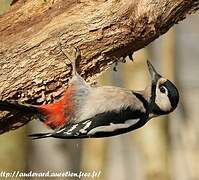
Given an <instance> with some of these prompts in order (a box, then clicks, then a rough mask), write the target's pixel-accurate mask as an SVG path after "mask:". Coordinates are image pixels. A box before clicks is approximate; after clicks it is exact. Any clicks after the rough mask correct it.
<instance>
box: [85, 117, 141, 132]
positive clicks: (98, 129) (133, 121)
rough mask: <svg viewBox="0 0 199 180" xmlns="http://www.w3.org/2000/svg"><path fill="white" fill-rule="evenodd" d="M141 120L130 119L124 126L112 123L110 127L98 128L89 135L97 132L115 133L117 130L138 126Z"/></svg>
mask: <svg viewBox="0 0 199 180" xmlns="http://www.w3.org/2000/svg"><path fill="white" fill-rule="evenodd" d="M139 120H140V119H130V120H127V121H125V123H124V124H114V123H110V125H109V126H98V127H96V128H93V129H91V130H90V131H89V132H88V135H93V134H95V133H97V132H113V131H115V130H117V129H126V128H129V127H130V126H132V125H134V124H136V123H137V122H138V121H139Z"/></svg>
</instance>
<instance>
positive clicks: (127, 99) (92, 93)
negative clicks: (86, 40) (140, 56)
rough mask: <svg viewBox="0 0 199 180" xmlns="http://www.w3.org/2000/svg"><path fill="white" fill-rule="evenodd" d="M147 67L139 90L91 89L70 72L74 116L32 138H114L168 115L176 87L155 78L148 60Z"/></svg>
mask: <svg viewBox="0 0 199 180" xmlns="http://www.w3.org/2000/svg"><path fill="white" fill-rule="evenodd" d="M77 53H78V52H77ZM147 64H148V69H149V72H150V75H151V78H152V81H151V84H150V85H149V86H148V87H147V88H146V89H145V90H143V91H132V90H127V89H124V88H120V87H114V86H99V87H95V86H94V87H91V86H89V85H88V84H87V83H86V82H85V81H84V79H83V78H82V77H80V76H79V75H78V74H77V73H74V76H73V78H72V79H71V81H70V86H74V87H75V93H74V96H73V98H72V99H73V100H72V101H73V103H74V107H75V108H74V109H75V111H74V116H73V117H72V118H71V119H70V120H69V122H67V123H66V124H65V125H64V126H63V127H61V128H59V129H57V130H55V131H54V132H52V133H45V134H34V135H32V136H33V137H35V138H44V137H55V138H64V139H70V138H72V139H74V138H88V137H89V138H91V137H108V136H114V135H119V134H123V133H127V132H129V131H132V130H134V129H137V128H140V127H142V126H143V125H144V124H145V123H147V121H148V120H149V119H151V118H153V117H156V116H159V115H164V114H168V113H170V112H172V111H173V110H174V109H175V108H176V107H177V104H178V101H179V94H178V90H177V88H176V87H175V85H174V84H173V83H172V82H170V81H169V80H167V79H165V78H163V77H162V76H161V75H159V74H158V73H157V72H156V70H155V69H154V67H153V66H152V65H151V63H150V62H149V61H147ZM73 68H75V66H73ZM75 72H76V71H75ZM66 111H67V109H66Z"/></svg>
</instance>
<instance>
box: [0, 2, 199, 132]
mask: <svg viewBox="0 0 199 180" xmlns="http://www.w3.org/2000/svg"><path fill="white" fill-rule="evenodd" d="M198 8H199V0H175V1H173V0H161V1H160V0H150V1H149V0H106V1H104V0H67V1H64V0H50V1H37V0H28V1H22V0H19V1H17V2H16V3H14V5H13V6H12V7H11V9H10V11H9V12H8V13H6V14H4V15H2V16H0V59H1V61H0V66H1V70H0V79H1V81H0V99H20V100H21V101H25V102H29V103H34V104H39V103H43V102H44V101H46V100H47V101H49V100H53V99H55V98H58V97H60V95H61V94H62V92H63V91H64V89H65V88H66V84H67V82H68V78H69V77H70V73H71V72H70V71H71V66H70V65H68V67H66V65H65V61H66V59H65V57H64V55H63V54H62V53H61V51H60V49H59V46H58V44H59V43H61V44H62V46H63V47H64V49H66V50H68V51H69V52H71V51H72V49H73V48H72V47H78V48H79V49H80V50H81V53H82V57H83V58H82V60H81V62H80V69H81V70H80V72H81V75H82V76H83V77H84V78H85V79H87V80H88V81H92V79H91V78H92V77H94V76H95V75H96V74H98V73H100V72H102V71H103V70H105V69H106V68H107V67H108V65H109V64H111V63H113V61H114V59H115V58H119V57H121V56H127V55H128V54H131V53H132V52H134V51H136V50H138V49H141V48H143V47H144V46H146V45H148V44H149V43H150V42H151V41H153V40H154V39H156V38H158V37H159V36H160V35H162V34H164V33H165V32H167V31H168V30H169V28H170V27H172V26H173V25H174V24H175V23H177V22H179V21H180V20H182V19H184V18H185V17H186V15H188V14H191V13H194V12H195V11H196V10H197V9H198ZM3 117H5V116H3ZM10 119H11V120H9V118H7V120H6V119H5V118H3V120H1V121H0V130H2V131H0V133H1V132H2V133H3V132H5V131H8V130H10V129H12V128H13V127H16V126H15V125H16V123H17V122H20V123H22V124H20V126H21V125H23V124H24V123H25V122H27V121H29V120H27V119H25V120H24V118H22V120H18V118H17V120H16V118H15V120H13V118H10ZM5 122H6V123H5ZM5 124H7V126H6V125H5ZM20 126H19V127H20Z"/></svg>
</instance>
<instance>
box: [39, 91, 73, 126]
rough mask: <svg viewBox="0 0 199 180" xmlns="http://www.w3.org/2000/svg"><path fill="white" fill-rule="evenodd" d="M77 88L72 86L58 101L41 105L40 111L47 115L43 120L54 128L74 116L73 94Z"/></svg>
mask: <svg viewBox="0 0 199 180" xmlns="http://www.w3.org/2000/svg"><path fill="white" fill-rule="evenodd" d="M74 93H75V90H74V89H73V88H72V87H70V88H68V89H67V90H66V92H65V94H64V97H63V98H62V99H61V100H59V101H58V102H55V103H52V104H46V105H41V106H39V111H40V112H41V113H42V114H44V115H45V119H43V120H42V122H44V123H45V124H46V125H47V126H49V127H51V128H52V129H57V128H59V127H61V126H63V125H64V124H66V123H67V122H68V121H69V120H70V118H71V117H73V116H74V104H73V100H72V98H73V96H74Z"/></svg>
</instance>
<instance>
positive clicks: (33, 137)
mask: <svg viewBox="0 0 199 180" xmlns="http://www.w3.org/2000/svg"><path fill="white" fill-rule="evenodd" d="M29 137H31V138H32V139H33V140H34V139H43V138H48V137H52V133H37V134H30V135H29Z"/></svg>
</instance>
